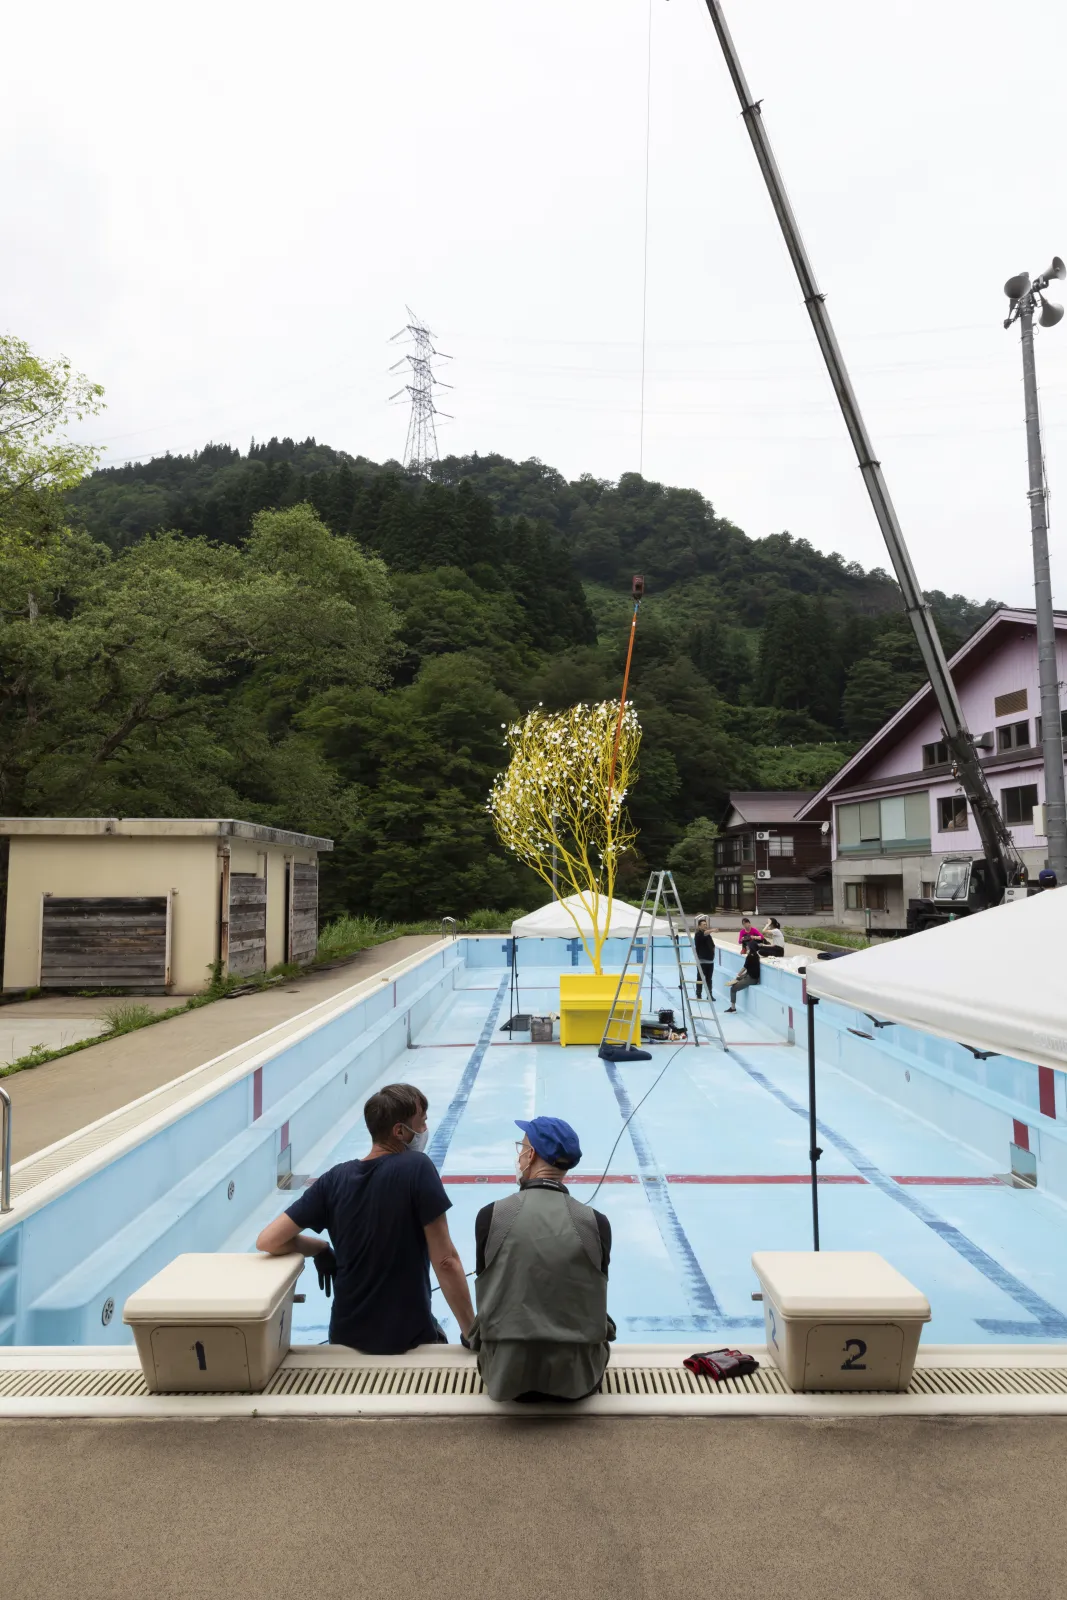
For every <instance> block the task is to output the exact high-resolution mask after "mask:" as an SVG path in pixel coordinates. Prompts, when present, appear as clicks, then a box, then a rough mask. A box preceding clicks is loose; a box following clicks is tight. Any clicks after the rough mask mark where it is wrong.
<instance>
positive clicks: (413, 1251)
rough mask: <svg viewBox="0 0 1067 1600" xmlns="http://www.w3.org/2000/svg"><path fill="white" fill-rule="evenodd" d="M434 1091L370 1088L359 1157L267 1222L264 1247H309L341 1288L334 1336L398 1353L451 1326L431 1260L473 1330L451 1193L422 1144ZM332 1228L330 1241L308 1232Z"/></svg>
mask: <svg viewBox="0 0 1067 1600" xmlns="http://www.w3.org/2000/svg"><path fill="white" fill-rule="evenodd" d="M426 1111H427V1100H426V1096H425V1095H424V1094H423V1093H422V1091H421V1090H419V1089H415V1088H413V1087H412V1086H411V1084H408V1083H392V1084H389V1085H388V1087H387V1088H385V1089H379V1090H378V1093H377V1094H372V1095H371V1097H370V1099H369V1100H368V1101H367V1104H366V1105H365V1106H364V1108H363V1115H364V1118H365V1119H366V1123H367V1129H368V1132H369V1133H370V1136H371V1139H372V1141H373V1142H372V1144H371V1148H370V1153H369V1155H367V1156H365V1157H364V1158H363V1160H362V1161H343V1162H341V1164H340V1165H339V1166H336V1167H331V1168H330V1170H329V1171H328V1172H324V1173H323V1175H322V1177H321V1178H316V1180H315V1182H314V1183H313V1184H311V1185H309V1187H308V1188H307V1189H305V1191H304V1193H303V1194H302V1195H301V1196H300V1198H299V1199H298V1200H295V1201H294V1202H293V1204H292V1205H291V1206H290V1207H289V1208H288V1210H286V1211H283V1212H282V1214H281V1216H280V1217H276V1218H275V1219H274V1221H273V1222H271V1223H268V1225H267V1226H266V1227H265V1228H264V1229H263V1232H262V1233H261V1234H260V1236H259V1238H258V1239H257V1240H256V1248H257V1249H258V1250H266V1251H267V1252H268V1253H269V1254H271V1255H287V1254H289V1253H290V1252H293V1251H299V1252H300V1253H302V1254H303V1255H306V1256H311V1257H312V1259H313V1260H314V1262H315V1267H316V1270H317V1271H318V1275H319V1283H320V1284H321V1285H322V1287H323V1288H324V1289H325V1291H326V1293H327V1295H329V1293H330V1288H331V1285H333V1287H334V1288H335V1291H336V1292H335V1295H334V1302H333V1314H332V1316H331V1317H330V1343H331V1344H347V1345H352V1346H354V1348H355V1349H357V1350H364V1351H366V1352H367V1353H368V1354H370V1355H400V1354H402V1353H403V1352H404V1351H405V1350H410V1349H411V1348H412V1346H413V1345H417V1344H434V1343H440V1342H442V1341H443V1339H444V1335H443V1333H442V1332H441V1329H440V1327H439V1326H438V1324H437V1322H436V1320H435V1318H434V1315H433V1313H432V1311H431V1309H430V1263H431V1262H432V1263H433V1268H434V1271H435V1272H436V1273H437V1281H438V1283H439V1284H440V1285H441V1293H442V1294H443V1295H444V1297H445V1299H446V1301H447V1302H448V1305H449V1308H450V1309H451V1311H452V1314H453V1316H454V1317H455V1319H456V1321H457V1322H458V1323H459V1330H460V1333H461V1334H462V1335H463V1336H464V1337H466V1335H467V1333H468V1332H469V1331H470V1326H471V1323H472V1322H473V1321H474V1307H473V1306H472V1305H471V1297H470V1291H469V1289H468V1288H467V1280H466V1277H465V1276H464V1273H463V1262H462V1261H461V1260H460V1258H459V1255H458V1254H457V1252H456V1249H455V1246H454V1245H453V1243H452V1240H451V1237H450V1235H449V1232H448V1222H447V1220H446V1216H445V1213H446V1212H447V1211H448V1209H449V1207H450V1206H451V1204H452V1202H451V1200H450V1199H449V1198H448V1196H447V1195H446V1193H445V1190H444V1185H443V1184H442V1182H441V1179H440V1177H439V1175H438V1172H437V1168H436V1167H435V1166H434V1164H433V1162H432V1161H431V1160H430V1158H429V1156H427V1155H425V1154H423V1151H424V1149H425V1145H426ZM302 1228H310V1229H312V1230H313V1232H315V1233H322V1232H323V1230H325V1231H326V1232H328V1233H329V1236H330V1242H329V1243H327V1241H326V1240H325V1239H313V1238H310V1237H309V1236H308V1235H307V1234H304V1233H302V1232H301V1231H300V1230H301V1229H302Z"/></svg>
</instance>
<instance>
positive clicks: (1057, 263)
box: [1041, 256, 1067, 283]
mask: <svg viewBox="0 0 1067 1600" xmlns="http://www.w3.org/2000/svg"><path fill="white" fill-rule="evenodd" d="M1041 276H1042V277H1043V278H1044V280H1045V282H1046V283H1047V282H1048V281H1049V279H1050V278H1067V267H1065V266H1064V264H1063V262H1062V261H1061V260H1060V258H1059V256H1053V258H1052V265H1051V267H1046V268H1045V270H1044V272H1043V273H1042V274H1041Z"/></svg>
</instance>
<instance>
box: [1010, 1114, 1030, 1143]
mask: <svg viewBox="0 0 1067 1600" xmlns="http://www.w3.org/2000/svg"><path fill="white" fill-rule="evenodd" d="M1011 1120H1012V1127H1013V1129H1014V1131H1015V1143H1016V1144H1017V1145H1018V1146H1019V1149H1020V1150H1029V1148H1030V1129H1029V1128H1028V1127H1027V1125H1026V1123H1025V1122H1020V1121H1019V1119H1018V1117H1012V1119H1011Z"/></svg>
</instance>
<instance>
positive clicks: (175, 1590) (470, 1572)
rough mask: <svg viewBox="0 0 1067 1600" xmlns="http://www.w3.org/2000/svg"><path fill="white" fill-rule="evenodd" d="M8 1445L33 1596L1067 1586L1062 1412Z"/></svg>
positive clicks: (495, 1426)
mask: <svg viewBox="0 0 1067 1600" xmlns="http://www.w3.org/2000/svg"><path fill="white" fill-rule="evenodd" d="M250 1428H251V1429H254V1433H253V1432H250V1431H249V1430H250ZM0 1450H2V1452H3V1459H4V1464H5V1493H4V1580H5V1584H4V1586H5V1590H6V1591H7V1592H10V1593H11V1594H12V1595H17V1596H18V1597H19V1600H68V1597H69V1596H70V1595H72V1594H76V1595H78V1596H79V1597H80V1600H114V1597H116V1596H131V1597H132V1596H141V1595H152V1596H154V1597H157V1600H291V1597H292V1596H303V1595H305V1594H309V1593H314V1594H330V1595H341V1596H348V1595H352V1594H361V1595H362V1594H378V1595H381V1596H384V1597H393V1596H397V1597H400V1596H404V1597H405V1600H406V1597H407V1596H409V1595H410V1594H411V1591H412V1587H413V1585H415V1586H422V1585H423V1584H424V1583H425V1584H429V1585H430V1586H431V1587H432V1588H433V1591H434V1593H435V1594H436V1595H438V1596H440V1597H441V1600H498V1597H499V1596H500V1595H501V1594H505V1593H507V1592H509V1591H511V1590H526V1589H530V1588H536V1589H537V1591H538V1592H540V1591H541V1589H543V1588H546V1587H548V1586H549V1580H550V1579H551V1588H552V1589H553V1590H555V1589H557V1588H558V1589H560V1590H562V1591H565V1592H566V1593H567V1594H568V1595H570V1596H573V1597H574V1600H780V1597H785V1596H789V1597H790V1600H823V1597H825V1596H826V1595H829V1594H842V1595H848V1596H849V1597H850V1600H913V1597H914V1600H927V1597H931V1600H932V1597H936V1600H994V1597H996V1600H999V1597H1000V1596H1002V1595H1004V1594H1011V1593H1015V1592H1017V1591H1018V1590H1019V1589H1020V1588H1025V1589H1026V1590H1027V1591H1028V1592H1032V1593H1035V1594H1049V1595H1054V1594H1057V1593H1058V1592H1059V1586H1060V1583H1061V1582H1062V1547H1063V1538H1064V1533H1065V1522H1067V1514H1065V1511H1064V1507H1065V1506H1067V1419H1061V1418H1042V1417H1035V1418H1027V1419H1011V1418H1009V1419H997V1420H992V1421H990V1420H983V1419H960V1420H935V1419H929V1420H923V1421H912V1420H907V1419H884V1418H883V1419H875V1420H869V1421H853V1422H847V1423H839V1422H817V1421H798V1420H781V1421H773V1422H772V1421H767V1420H763V1419H749V1420H738V1421H731V1422H710V1423H709V1422H703V1421H697V1420H692V1421H690V1420H678V1421H675V1420H665V1419H658V1418H656V1419H648V1420H632V1419H626V1420H619V1421H595V1420H592V1419H583V1420H575V1421H570V1422H565V1421H545V1420H539V1419H536V1418H530V1419H527V1420H525V1421H523V1422H517V1421H514V1420H512V1419H510V1418H501V1419H499V1420H494V1421H485V1420H482V1419H478V1420H472V1421H463V1420H459V1419H452V1418H447V1419H440V1420H437V1419H421V1420H415V1419H412V1420H409V1421H376V1422H365V1421H358V1420H355V1421H350V1420H344V1421H340V1420H338V1421H330V1420H321V1419H319V1420H292V1421H288V1420H287V1421H265V1420H261V1421H258V1422H255V1423H248V1422H226V1421H223V1422H211V1423H199V1424H195V1423H187V1422H134V1423H129V1422H112V1423H86V1422H25V1423H20V1422H12V1423H2V1424H0ZM420 1573H421V1574H422V1575H423V1576H422V1578H420V1576H419V1574H420Z"/></svg>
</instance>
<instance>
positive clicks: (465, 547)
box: [0, 439, 986, 917]
mask: <svg viewBox="0 0 1067 1600" xmlns="http://www.w3.org/2000/svg"><path fill="white" fill-rule="evenodd" d="M35 514H36V515H37V517H38V524H39V526H38V529H37V533H36V535H35V539H34V540H31V541H30V544H29V545H27V546H25V547H24V548H22V549H21V553H19V552H16V557H15V558H10V559H8V570H7V572H6V573H5V574H4V576H5V578H6V579H7V580H8V582H9V583H11V584H13V585H14V589H15V591H17V592H18V594H20V595H23V596H28V597H29V598H28V599H26V600H25V603H24V604H23V605H22V606H21V607H20V606H19V605H15V606H14V607H13V608H12V610H11V612H10V614H9V615H8V617H7V619H6V621H5V622H4V623H3V625H2V628H0V648H2V651H3V655H2V659H0V667H2V671H3V677H4V681H5V685H6V692H5V696H4V699H3V700H2V701H0V744H2V751H0V805H2V807H3V809H4V810H6V811H8V812H20V811H27V812H31V813H32V812H51V813H56V812H58V813H61V814H62V813H67V814H70V813H75V812H82V813H84V812H86V811H88V812H105V813H120V814H126V815H153V814H154V815H166V814H182V813H184V814H187V815H188V814H194V815H195V814H200V815H239V816H246V817H249V818H251V819H254V820H263V821H267V822H275V823H277V824H279V825H283V826H289V827H294V828H300V829H305V830H307V831H311V832H316V833H326V834H330V835H332V836H333V837H335V838H336V839H337V841H338V848H337V850H336V852H335V854H334V856H333V858H332V860H330V862H329V864H328V865H326V868H325V874H324V882H323V905H324V910H326V911H328V912H332V911H336V910H341V909H350V910H360V911H369V912H373V913H375V914H377V915H381V916H385V917H411V916H418V915H422V916H425V915H435V914H441V913H445V912H450V913H452V914H460V913H463V912H467V911H469V910H471V909H473V908H475V907H478V906H498V907H503V906H508V905H515V904H522V903H528V904H537V903H539V902H540V900H541V899H543V891H542V890H541V887H540V886H539V885H538V884H537V883H536V882H535V881H534V880H533V879H532V878H530V877H529V876H527V875H526V874H525V872H524V871H523V870H522V869H520V868H517V867H516V866H515V865H514V864H513V863H512V862H511V861H509V860H508V859H506V858H505V857H504V856H503V855H502V853H501V852H500V850H499V849H498V848H497V846H496V844H495V841H494V838H493V835H492V831H491V828H490V825H489V820H488V817H487V815H486V811H485V798H486V794H487V791H488V788H489V785H490V782H491V780H492V778H493V775H494V774H495V772H496V770H497V769H498V767H499V765H500V763H501V761H502V758H503V744H502V724H504V723H506V722H507V721H508V720H509V719H510V718H512V717H513V716H515V715H516V713H517V712H519V711H521V710H524V709H526V708H528V707H529V706H530V705H533V704H537V703H538V702H543V703H544V704H545V705H547V706H554V707H562V706H564V705H568V704H571V703H573V702H574V701H576V700H578V699H589V698H591V697H596V698H601V697H608V696H613V695H616V694H617V693H618V688H619V681H620V677H621V670H622V661H623V653H624V649H625V642H626V630H627V626H628V620H629V611H630V605H629V599H628V596H629V589H630V578H631V575H632V574H633V573H634V572H643V573H644V575H645V577H646V580H647V583H648V600H647V602H646V604H645V606H644V607H643V608H642V614H641V623H640V628H639V631H638V639H637V648H636V653H635V663H634V674H633V686H632V695H633V699H634V701H635V703H636V706H637V709H638V712H639V715H640V720H641V723H642V726H643V728H644V742H643V746H642V754H641V776H640V781H639V782H638V784H637V785H636V787H635V789H634V790H633V793H632V796H631V806H632V811H633V815H634V819H635V821H636V823H637V824H638V826H639V828H640V830H641V833H640V849H641V852H642V859H641V860H640V861H637V862H632V863H631V864H630V869H629V870H630V875H631V877H632V878H635V879H636V878H637V877H638V876H639V875H640V873H641V872H642V870H643V869H644V868H645V865H646V863H648V862H651V863H660V862H663V861H664V860H665V859H667V858H668V857H669V855H670V853H671V852H672V851H675V852H676V853H677V855H676V859H678V861H679V862H680V863H681V862H683V861H684V862H685V864H686V867H687V870H697V869H698V867H699V860H700V857H701V852H702V851H703V852H704V853H705V856H706V851H707V839H708V833H707V829H706V825H704V824H701V822H700V821H699V819H701V818H711V819H713V820H714V819H717V818H718V817H719V815H720V813H721V811H722V808H723V805H724V801H725V796H726V792H727V790H729V789H730V788H735V787H754V788H755V787H760V786H766V787H792V786H796V787H810V786H812V785H814V784H817V783H819V782H821V781H822V780H823V779H824V778H825V777H827V776H828V775H829V774H830V773H831V772H832V771H833V770H834V769H835V768H836V766H837V765H838V764H839V762H840V761H841V760H842V759H843V757H844V756H845V755H846V754H847V753H848V751H849V750H850V749H852V748H854V744H855V741H857V740H859V739H861V738H863V737H864V736H865V735H866V734H867V733H868V732H870V731H871V730H872V729H873V728H874V727H876V726H877V725H878V724H879V723H880V722H881V721H882V720H883V718H884V717H885V716H886V715H887V714H888V713H889V712H890V711H892V710H893V709H895V707H896V706H897V705H898V704H899V703H900V700H901V699H902V698H903V697H904V696H905V695H906V694H908V693H909V692H911V690H912V689H913V688H914V687H915V686H916V684H917V683H918V681H919V664H918V660H917V656H916V652H915V650H914V647H913V645H912V642H911V636H910V632H909V631H908V629H907V627H906V625H905V623H904V618H903V616H902V614H901V611H900V602H899V597H898V595H897V591H896V587H895V585H894V584H893V582H892V580H891V579H890V578H888V577H887V576H886V574H885V573H882V572H879V571H874V572H864V571H863V570H862V569H861V568H859V567H857V566H856V565H854V564H847V563H845V562H843V561H842V560H841V559H840V558H839V557H837V556H824V555H822V554H821V553H819V552H818V551H816V550H815V549H814V548H813V547H812V546H811V545H809V544H807V543H805V542H804V541H801V540H794V539H792V538H790V536H789V535H788V534H786V533H783V534H779V535H777V536H775V537H773V538H768V539H762V540H752V539H749V538H748V537H747V536H746V535H745V534H744V533H743V532H742V531H741V530H740V529H739V528H736V527H735V526H733V525H732V524H731V523H729V522H728V521H725V520H724V519H722V518H721V517H718V516H717V515H716V514H715V512H714V509H713V508H712V506H711V505H710V504H709V503H708V502H707V501H706V500H705V499H704V498H703V497H702V496H701V495H700V494H698V493H696V492H695V491H692V490H684V489H672V488H668V487H665V486H663V485H660V484H656V483H651V482H648V481H646V480H643V479H642V478H640V477H638V476H636V475H627V476H625V477H624V478H622V479H621V480H620V481H619V482H618V483H617V484H613V483H605V482H601V481H599V480H596V479H593V478H588V477H583V478H581V479H579V480H578V481H577V482H575V483H568V482H566V481H565V480H564V479H563V478H562V477H561V476H560V475H559V474H558V473H555V472H553V471H552V470H551V469H549V468H546V467H544V466H542V465H541V463H539V462H536V461H527V462H523V463H516V462H512V461H507V460H504V459H503V458H501V457H498V456H489V457H469V458H456V457H451V458H448V459H446V460H445V461H442V462H441V463H440V465H439V467H438V468H437V470H436V472H435V475H434V478H433V480H432V481H429V482H426V481H423V480H421V479H415V478H412V477H411V476H410V475H409V474H407V473H405V472H404V471H403V470H402V469H401V468H400V467H399V466H398V465H397V464H396V463H395V462H392V463H386V464H385V465H377V464H375V463H373V462H370V461H366V460H363V459H360V458H353V457H350V456H347V455H345V454H343V453H342V452H339V451H335V450H332V449H329V448H328V447H326V446H324V445H319V444H317V443H316V442H315V441H314V440H311V439H309V440H306V441H304V442H303V443H294V442H293V441H292V440H288V439H285V440H276V439H275V440H271V441H270V442H269V443H268V444H260V445H256V444H253V446H252V447H251V449H250V450H249V451H248V453H247V454H242V453H241V452H240V451H238V450H235V449H233V448H231V447H229V446H216V445H209V446H207V447H206V448H205V449H204V450H202V451H200V452H199V453H198V454H196V455H193V456H189V457H173V456H163V457H160V458H158V459H156V460H153V461H149V462H144V463H140V464H134V465H129V466H124V467H119V468H110V469H106V470H104V471H99V472H95V473H93V474H92V475H90V476H88V477H85V478H83V479H82V480H81V482H80V483H78V484H77V485H76V486H75V487H74V488H73V489H71V490H69V492H68V493H67V495H66V500H65V511H64V513H63V516H62V518H59V517H57V514H56V510H55V507H54V505H51V504H50V506H49V508H48V509H40V508H39V509H38V511H37V512H36V513H35ZM64 523H66V524H69V526H63V524H64ZM31 546H32V548H31ZM932 598H933V599H934V602H935V605H936V607H937V610H938V614H939V620H940V622H941V624H942V627H943V631H944V632H945V633H946V635H947V637H946V644H947V645H949V646H950V647H951V645H952V644H954V643H955V642H956V641H958V639H959V638H961V637H962V636H963V635H964V634H965V633H966V632H968V631H970V629H971V628H972V627H973V626H974V625H975V624H976V623H977V622H978V621H979V620H980V619H981V617H982V616H983V615H984V614H985V610H986V608H985V607H981V606H976V605H973V604H972V603H971V602H969V601H966V600H964V599H963V598H962V597H960V596H955V597H953V598H952V599H948V598H946V597H945V596H941V595H936V596H933V597H932ZM687 830H688V832H687ZM694 862H696V867H694Z"/></svg>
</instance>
